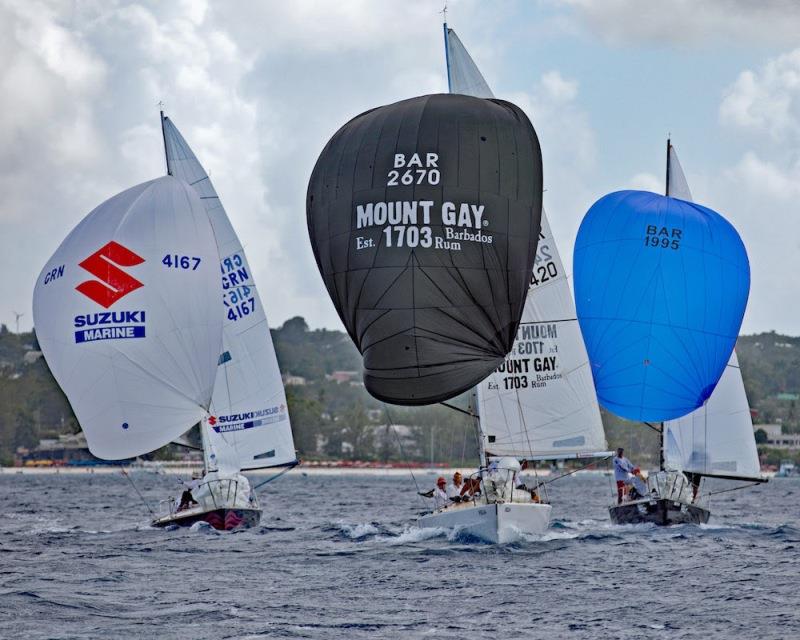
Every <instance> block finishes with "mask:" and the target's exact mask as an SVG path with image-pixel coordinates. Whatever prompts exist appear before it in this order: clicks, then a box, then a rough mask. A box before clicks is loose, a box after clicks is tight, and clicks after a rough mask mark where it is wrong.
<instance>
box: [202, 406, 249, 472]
mask: <svg viewBox="0 0 800 640" xmlns="http://www.w3.org/2000/svg"><path fill="white" fill-rule="evenodd" d="M200 434H201V436H202V439H203V461H204V463H205V469H206V473H211V472H218V473H220V474H222V475H224V476H232V475H236V474H237V473H239V470H240V469H239V466H240V456H239V452H238V451H237V449H236V448H235V446H234V445H235V441H234V440H233V439H232V438H228V437H226V436H227V434H225V433H219V432H217V431H215V430H214V428H213V426H212V425H211V424H209V422H208V419H205V420H203V422H201V423H200Z"/></svg>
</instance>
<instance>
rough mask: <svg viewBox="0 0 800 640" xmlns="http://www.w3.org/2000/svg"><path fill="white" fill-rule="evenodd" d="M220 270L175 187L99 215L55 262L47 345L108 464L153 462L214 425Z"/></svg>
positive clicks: (197, 206) (111, 205)
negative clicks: (196, 429) (155, 454)
mask: <svg viewBox="0 0 800 640" xmlns="http://www.w3.org/2000/svg"><path fill="white" fill-rule="evenodd" d="M218 263H219V253H218V251H217V245H216V243H215V241H214V232H213V229H212V227H211V224H210V222H209V219H208V214H207V212H206V210H205V208H204V207H203V204H202V202H201V201H200V198H198V196H197V194H196V193H195V192H194V190H192V189H191V188H190V187H189V186H188V185H186V184H185V183H183V182H181V181H180V180H178V179H176V178H173V177H170V176H165V177H163V178H160V179H158V180H152V181H150V182H146V183H144V184H140V185H138V186H135V187H132V188H130V189H128V190H127V191H123V192H122V193H120V194H118V195H116V196H114V197H113V198H111V199H110V200H107V201H106V202H104V203H103V204H101V205H100V206H98V207H97V208H96V209H94V211H92V212H91V213H90V214H89V215H88V216H86V218H84V219H83V220H82V221H81V222H80V224H78V226H77V227H75V229H74V230H73V231H72V232H71V233H70V234H69V235H68V236H67V238H66V239H65V240H64V242H62V243H61V246H60V247H59V248H58V249H57V250H56V252H55V254H54V255H53V257H52V258H50V260H49V261H48V262H47V265H46V266H45V268H44V270H43V271H42V273H41V275H40V276H39V278H38V280H37V282H36V288H35V289H34V293H33V315H34V321H35V325H36V334H37V338H38V340H39V343H40V344H41V346H42V351H43V352H44V355H45V358H46V359H47V363H48V365H49V366H50V369H51V371H52V372H53V376H54V377H55V379H56V380H57V381H58V384H59V385H60V386H61V388H62V389H63V390H64V393H65V394H66V395H67V398H68V399H69V401H70V404H71V405H72V408H73V410H74V411H75V416H76V417H77V418H78V422H79V423H80V425H81V428H82V429H83V431H84V433H85V434H86V440H87V443H88V445H89V449H90V450H91V452H92V453H93V454H94V455H96V456H97V457H99V458H106V459H111V460H116V459H123V458H130V457H134V456H137V455H141V454H144V453H148V452H150V451H153V450H154V449H158V448H159V447H162V446H164V445H165V444H167V443H168V442H170V440H173V439H174V438H176V437H178V436H179V435H180V434H181V433H183V432H185V431H186V430H187V429H189V427H191V425H193V424H195V423H196V422H198V421H200V420H201V419H202V418H203V417H204V416H205V415H206V414H207V410H208V408H209V404H210V401H211V394H212V387H213V383H214V375H215V372H216V371H215V370H216V360H217V358H218V357H219V350H220V346H221V345H220V340H221V336H222V319H221V318H220V317H219V314H217V313H214V312H212V311H211V309H212V308H213V307H212V305H213V303H214V302H215V301H216V299H217V298H218V296H219V293H218V292H219V275H218V273H217V264H218Z"/></svg>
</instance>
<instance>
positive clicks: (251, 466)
mask: <svg viewBox="0 0 800 640" xmlns="http://www.w3.org/2000/svg"><path fill="white" fill-rule="evenodd" d="M161 128H162V134H163V139H164V150H165V155H166V166H167V174H168V175H171V176H176V177H177V178H179V179H180V180H182V181H183V182H185V183H187V184H189V185H191V187H192V189H194V191H195V192H196V193H197V195H198V197H199V198H200V200H201V201H202V203H203V205H204V207H205V210H206V212H207V214H208V218H209V220H210V222H211V226H212V228H213V230H214V238H215V240H216V244H217V248H218V251H219V255H220V260H219V266H220V271H221V284H222V286H221V287H218V290H219V291H220V296H219V299H218V300H217V301H216V302H215V303H214V307H215V309H216V310H217V313H218V314H219V315H220V317H221V319H222V347H221V349H220V352H219V357H218V360H217V368H216V377H215V381H214V387H213V394H212V398H211V404H210V407H209V414H208V415H207V416H204V417H203V419H202V420H201V421H200V425H199V428H200V435H201V441H202V448H203V458H204V464H205V475H204V477H203V478H202V480H200V481H199V482H196V483H195V486H194V487H193V488H192V490H191V491H192V497H193V498H194V500H195V501H196V502H197V504H191V503H190V506H189V508H184V509H180V510H179V509H178V508H176V502H175V501H174V500H170V501H167V502H166V503H165V506H166V507H168V509H167V513H165V514H164V515H162V516H160V517H158V518H156V519H155V520H154V521H153V525H155V526H166V525H171V524H178V525H189V524H192V523H194V522H196V521H198V520H204V521H206V522H209V523H210V524H211V525H212V526H214V527H215V528H218V529H231V528H235V527H240V526H251V525H253V524H257V523H258V521H259V519H260V516H261V509H260V506H259V504H258V499H257V496H256V494H255V492H254V491H251V490H250V485H249V482H248V480H247V478H245V477H244V476H243V475H242V474H241V472H242V471H252V470H255V469H267V468H277V467H283V468H291V467H293V466H295V465H297V464H298V460H297V456H296V453H295V448H294V440H293V438H292V429H291V424H290V421H289V412H288V408H287V403H286V394H285V391H284V387H283V382H282V380H281V373H280V369H279V367H278V361H277V358H276V356H275V348H274V345H273V344H272V339H271V337H270V332H269V325H268V323H267V317H266V312H265V309H264V306H263V302H262V300H261V296H260V295H259V292H258V290H257V288H256V285H255V282H254V280H253V272H252V270H251V268H250V265H249V264H248V262H247V257H246V256H245V253H244V249H243V247H242V243H241V241H240V240H239V238H238V236H237V235H236V232H235V231H234V229H233V226H232V225H231V222H230V220H229V218H228V216H227V214H226V212H225V209H224V207H223V206H222V202H221V201H220V199H219V196H218V195H217V192H216V190H215V189H214V185H213V184H212V183H211V180H210V178H209V176H208V173H207V172H206V171H205V169H204V168H203V166H202V165H201V164H200V162H199V161H198V159H197V157H196V156H195V154H194V153H193V152H192V150H191V148H190V147H189V145H188V144H187V143H186V140H184V138H183V136H182V135H181V133H180V132H179V131H178V128H177V127H176V126H175V125H174V123H173V122H172V121H171V120H170V119H169V118H168V117H167V116H165V115H164V113H163V111H162V112H161ZM176 442H178V443H180V444H187V443H188V438H187V436H186V434H182V435H181V437H180V438H179V439H177V440H176Z"/></svg>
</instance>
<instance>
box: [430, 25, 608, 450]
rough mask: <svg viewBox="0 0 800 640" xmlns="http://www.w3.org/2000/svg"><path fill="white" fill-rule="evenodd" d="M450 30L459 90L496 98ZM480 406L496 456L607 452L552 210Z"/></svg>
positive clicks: (481, 388)
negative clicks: (507, 349)
mask: <svg viewBox="0 0 800 640" xmlns="http://www.w3.org/2000/svg"><path fill="white" fill-rule="evenodd" d="M444 28H445V45H446V48H447V65H448V80H449V84H450V91H451V93H462V94H465V95H471V96H475V97H476V98H493V97H494V95H493V94H492V91H491V89H490V88H489V85H488V83H487V82H486V80H485V79H484V77H483V75H482V74H481V72H480V70H479V69H478V67H477V65H476V64H475V62H474V61H473V60H472V58H471V57H470V55H469V53H468V52H467V50H466V48H465V47H464V45H463V44H462V43H461V40H460V39H459V38H458V36H457V35H456V33H455V31H454V30H453V29H450V28H449V27H448V26H447V25H445V26H444ZM478 402H479V405H480V416H481V419H480V430H481V437H482V438H483V439H484V441H483V445H484V450H485V451H486V452H487V453H488V454H489V455H495V456H516V457H519V458H528V459H531V458H536V457H541V458H545V459H554V458H564V457H573V456H578V455H590V454H592V453H598V452H600V451H601V450H602V449H604V448H605V447H606V441H605V434H604V432H603V423H602V421H601V418H600V408H599V406H598V404H597V397H596V395H595V391H594V383H593V381H592V372H591V369H590V367H589V358H588V356H587V355H586V348H585V347H584V344H583V338H582V337H581V334H580V327H579V326H578V321H577V318H576V317H575V303H574V302H573V300H572V291H571V289H570V285H569V282H568V280H567V277H566V273H565V272H564V266H563V264H562V263H561V256H560V255H559V253H558V248H557V247H556V243H555V240H554V239H553V237H552V234H551V232H550V223H549V222H548V219H547V215H546V213H545V211H544V209H543V210H542V228H541V233H540V235H539V245H538V248H537V251H536V258H535V261H534V266H533V274H532V277H531V282H530V288H529V289H528V295H527V299H526V302H525V309H524V310H523V313H522V322H521V324H520V328H519V330H518V331H517V336H516V339H515V340H514V347H513V349H512V350H511V353H510V354H509V355H508V356H507V358H506V360H505V362H504V363H503V365H502V366H501V367H500V369H498V370H497V371H495V372H494V373H492V374H491V375H490V376H489V377H488V378H486V379H485V380H484V381H483V382H482V383H481V384H480V385H478Z"/></svg>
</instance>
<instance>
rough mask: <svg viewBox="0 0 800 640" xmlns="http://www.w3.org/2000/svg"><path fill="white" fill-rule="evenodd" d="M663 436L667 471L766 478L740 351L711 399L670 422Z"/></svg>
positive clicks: (728, 476) (726, 369)
mask: <svg viewBox="0 0 800 640" xmlns="http://www.w3.org/2000/svg"><path fill="white" fill-rule="evenodd" d="M664 439H665V441H664V445H665V446H664V458H665V466H666V468H667V469H674V470H677V471H687V472H691V473H700V474H703V475H707V476H720V477H726V478H742V479H745V478H747V479H759V478H760V477H761V465H760V463H759V460H758V451H757V449H756V442H755V438H754V436H753V423H752V421H751V419H750V406H749V404H748V402H747V395H746V394H745V390H744V383H743V382H742V374H741V371H740V370H739V360H738V359H737V357H736V352H735V351H734V352H733V354H732V355H731V359H730V361H729V362H728V366H727V367H725V371H724V373H723V374H722V377H721V378H720V381H719V383H718V384H717V387H716V388H715V389H714V393H712V394H711V397H710V398H709V399H708V400H707V401H706V403H705V404H704V405H703V406H702V407H700V408H699V409H696V410H695V411H692V413H690V414H689V415H687V416H683V417H682V418H679V419H678V420H670V421H669V422H665V423H664Z"/></svg>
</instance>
